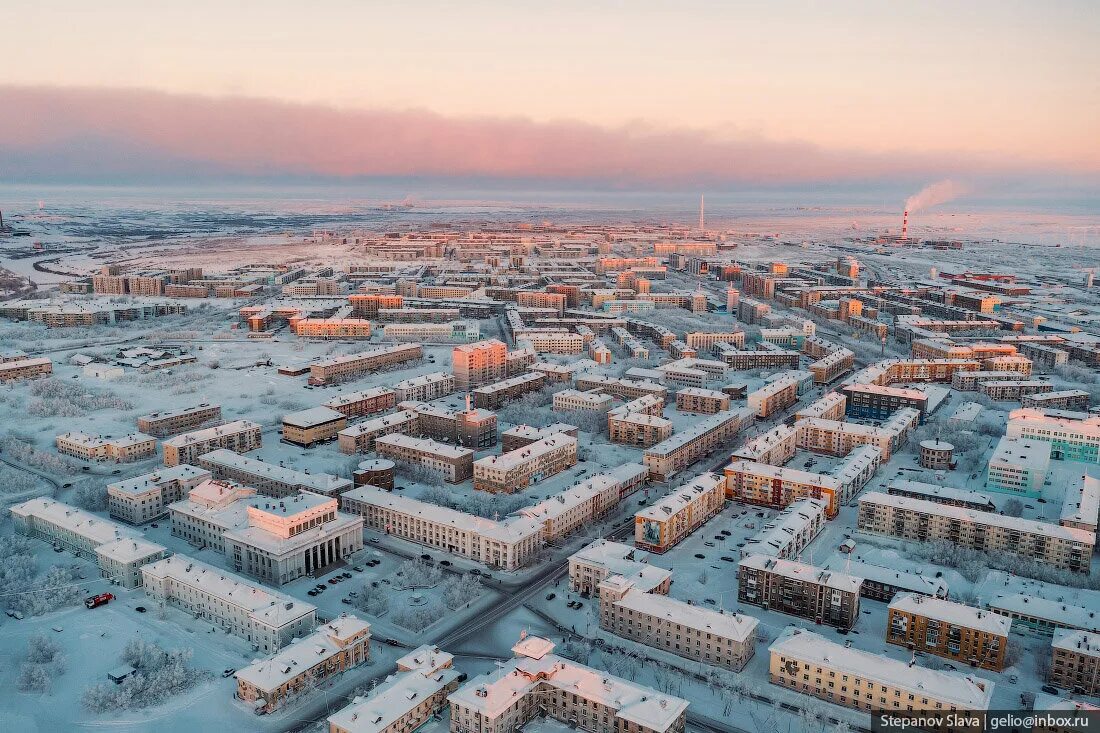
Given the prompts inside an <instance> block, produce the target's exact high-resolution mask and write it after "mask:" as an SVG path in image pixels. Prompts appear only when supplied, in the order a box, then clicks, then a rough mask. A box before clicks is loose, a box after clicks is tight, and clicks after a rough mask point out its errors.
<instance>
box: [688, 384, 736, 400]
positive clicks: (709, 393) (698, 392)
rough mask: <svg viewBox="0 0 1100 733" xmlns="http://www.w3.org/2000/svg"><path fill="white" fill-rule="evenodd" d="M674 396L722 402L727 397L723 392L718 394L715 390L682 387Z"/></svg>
mask: <svg viewBox="0 0 1100 733" xmlns="http://www.w3.org/2000/svg"><path fill="white" fill-rule="evenodd" d="M676 394H678V395H685V396H687V397H709V398H711V399H715V400H722V399H726V398H727V397H728V395H727V394H726V393H725V392H719V391H718V390H715V389H704V388H702V387H684V388H683V389H681V390H677V392H676Z"/></svg>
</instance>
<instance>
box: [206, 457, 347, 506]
mask: <svg viewBox="0 0 1100 733" xmlns="http://www.w3.org/2000/svg"><path fill="white" fill-rule="evenodd" d="M199 465H200V466H202V467H203V468H205V469H207V470H208V471H210V472H211V473H212V474H213V475H214V478H217V479H224V480H229V481H237V482H239V483H242V484H244V485H245V486H249V487H251V488H253V489H255V490H256V491H257V492H258V493H260V494H263V495H265V496H271V497H274V498H276V499H281V498H283V497H285V496H296V495H297V494H299V493H301V492H303V491H309V492H312V493H314V494H322V495H324V496H336V495H337V494H340V493H343V492H344V491H347V490H348V489H350V488H351V487H352V482H351V481H350V480H349V479H346V478H343V477H340V476H334V475H332V474H331V473H321V472H317V473H306V472H305V471H295V470H294V469H292V468H286V467H285V466H276V465H273V464H271V463H266V462H264V461H261V460H259V459H258V458H252V457H251V456H242V455H241V454H239V453H234V452H233V451H231V450H226V449H224V448H219V449H218V450H213V451H210V452H209V453H204V454H203V455H202V456H201V457H200V458H199Z"/></svg>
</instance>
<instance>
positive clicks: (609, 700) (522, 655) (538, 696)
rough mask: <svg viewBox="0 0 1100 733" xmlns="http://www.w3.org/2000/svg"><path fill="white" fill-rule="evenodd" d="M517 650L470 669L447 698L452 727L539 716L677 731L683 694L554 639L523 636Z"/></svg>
mask: <svg viewBox="0 0 1100 733" xmlns="http://www.w3.org/2000/svg"><path fill="white" fill-rule="evenodd" d="M512 651H513V653H514V654H515V655H516V656H515V657H513V658H512V659H511V660H510V661H508V662H505V663H504V664H502V665H501V666H500V667H499V668H498V669H496V670H493V671H492V672H488V673H486V674H483V675H479V676H477V677H474V678H473V679H471V680H470V681H469V682H467V683H466V684H465V685H463V686H462V687H461V688H459V689H458V690H457V691H456V692H454V693H452V694H451V696H450V697H449V698H448V701H449V702H450V704H451V733H487V732H488V731H511V730H519V729H520V728H522V727H523V726H524V725H525V724H526V723H527V722H529V721H530V720H533V719H534V718H536V717H539V716H547V717H550V718H553V719H555V720H560V721H564V722H569V723H573V722H574V721H575V725H576V727H577V729H579V730H582V731H586V733H603V732H604V731H611V730H614V731H630V733H682V731H683V730H684V727H685V724H686V713H687V706H688V702H687V700H683V699H681V698H678V697H673V696H671V695H666V694H664V693H661V692H658V691H657V690H654V689H651V688H648V687H643V686H641V685H638V684H635V683H633V682H627V681H626V680H623V679H620V678H618V677H615V676H613V675H609V674H608V673H607V672H603V671H600V670H596V669H592V668H591V667H586V666H584V665H582V664H578V663H577V662H572V661H570V660H568V659H565V658H564V657H559V656H557V655H556V654H554V653H553V651H554V644H553V643H552V642H550V641H548V640H546V639H542V638H540V637H537V636H526V635H525V636H524V637H523V638H521V640H520V642H519V643H518V644H516V645H515V646H513V647H512Z"/></svg>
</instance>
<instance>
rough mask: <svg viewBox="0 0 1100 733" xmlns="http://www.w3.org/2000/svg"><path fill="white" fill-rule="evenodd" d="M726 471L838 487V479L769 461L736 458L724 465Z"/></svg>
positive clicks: (825, 486) (830, 487)
mask: <svg viewBox="0 0 1100 733" xmlns="http://www.w3.org/2000/svg"><path fill="white" fill-rule="evenodd" d="M726 470H727V471H744V472H745V473H748V474H751V475H753V476H764V477H766V478H770V479H772V480H773V481H776V480H778V481H791V482H794V483H799V484H807V485H811V486H820V487H822V488H826V489H833V490H834V491H836V490H839V489H840V480H839V479H836V478H833V477H832V476H828V475H826V474H823V473H814V472H812V471H804V470H802V469H799V468H788V467H785V466H773V465H771V464H770V463H758V462H756V461H742V460H736V461H734V462H733V463H731V464H729V465H728V466H726Z"/></svg>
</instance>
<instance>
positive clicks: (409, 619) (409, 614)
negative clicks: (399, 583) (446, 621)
mask: <svg viewBox="0 0 1100 733" xmlns="http://www.w3.org/2000/svg"><path fill="white" fill-rule="evenodd" d="M445 612H446V611H445V609H444V608H443V604H442V603H439V602H438V601H429V602H428V603H425V604H424V605H423V606H405V607H403V608H398V609H396V610H394V611H392V612H391V613H390V620H392V621H393V622H394V623H395V624H397V625H398V626H403V627H405V628H406V629H408V630H409V631H423V630H424V629H426V628H428V627H429V626H431V625H432V624H433V623H435V622H436V621H438V620H439V619H441V618H443V614H444V613H445Z"/></svg>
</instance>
